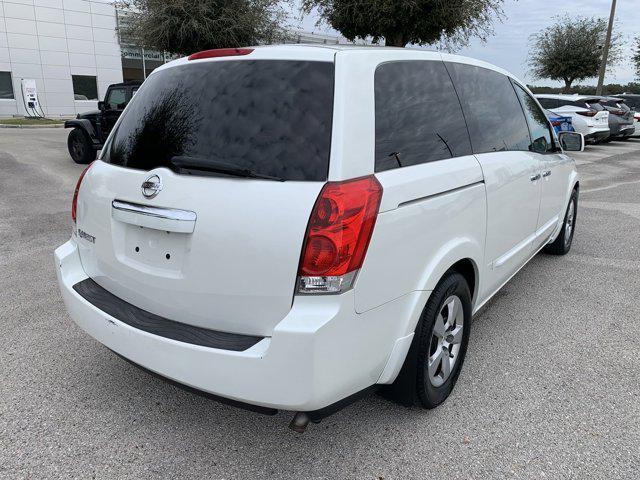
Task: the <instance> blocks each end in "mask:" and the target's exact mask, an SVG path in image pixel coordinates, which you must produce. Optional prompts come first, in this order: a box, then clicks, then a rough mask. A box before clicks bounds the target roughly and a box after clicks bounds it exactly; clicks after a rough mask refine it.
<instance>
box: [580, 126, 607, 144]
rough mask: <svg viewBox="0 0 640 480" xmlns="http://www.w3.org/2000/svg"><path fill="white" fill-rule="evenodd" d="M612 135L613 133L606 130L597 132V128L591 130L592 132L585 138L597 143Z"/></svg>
mask: <svg viewBox="0 0 640 480" xmlns="http://www.w3.org/2000/svg"><path fill="white" fill-rule="evenodd" d="M610 135H611V131H610V130H609V129H608V128H606V129H600V130H596V129H595V128H593V129H591V132H590V133H588V134H587V135H585V136H584V139H585V140H591V141H594V142H597V141H598V140H604V139H605V138H608V137H609V136H610Z"/></svg>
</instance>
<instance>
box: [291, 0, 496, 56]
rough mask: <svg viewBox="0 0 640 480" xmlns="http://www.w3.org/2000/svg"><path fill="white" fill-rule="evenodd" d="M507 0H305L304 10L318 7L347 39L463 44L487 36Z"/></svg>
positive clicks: (324, 18) (400, 44)
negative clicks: (369, 38)
mask: <svg viewBox="0 0 640 480" xmlns="http://www.w3.org/2000/svg"><path fill="white" fill-rule="evenodd" d="M503 1H504V0H451V1H444V0H303V1H302V11H303V12H304V13H309V12H311V11H312V10H314V9H317V11H318V12H319V14H320V18H321V21H324V22H326V23H328V24H329V25H330V26H331V27H333V28H334V29H336V30H338V31H339V32H340V33H341V34H342V35H344V36H345V37H346V38H348V39H349V40H352V41H353V40H355V39H357V38H361V39H364V38H367V37H373V41H374V42H376V43H377V42H379V41H380V40H381V39H384V40H385V44H386V45H391V46H395V47H404V46H406V45H407V44H408V43H412V44H416V45H425V44H431V43H435V42H439V41H442V42H444V43H445V44H448V45H451V46H457V45H464V44H466V43H468V41H469V39H470V38H471V37H480V38H481V39H483V40H485V39H486V38H487V37H488V36H489V35H491V34H492V33H493V30H492V22H493V20H494V18H496V17H498V18H501V17H502V9H501V6H502V3H503Z"/></svg>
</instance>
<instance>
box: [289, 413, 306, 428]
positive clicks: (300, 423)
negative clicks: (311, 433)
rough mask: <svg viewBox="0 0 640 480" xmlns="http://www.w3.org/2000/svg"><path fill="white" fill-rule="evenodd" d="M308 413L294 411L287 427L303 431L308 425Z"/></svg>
mask: <svg viewBox="0 0 640 480" xmlns="http://www.w3.org/2000/svg"><path fill="white" fill-rule="evenodd" d="M309 420H310V419H309V415H307V414H306V413H304V412H296V414H295V415H294V416H293V418H292V419H291V423H289V428H290V429H291V430H293V431H294V432H297V433H304V432H306V431H307V426H309Z"/></svg>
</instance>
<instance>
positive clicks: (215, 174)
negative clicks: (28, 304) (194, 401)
mask: <svg viewBox="0 0 640 480" xmlns="http://www.w3.org/2000/svg"><path fill="white" fill-rule="evenodd" d="M561 144H562V146H561ZM563 146H564V149H565V150H580V149H582V148H583V146H584V139H583V137H582V136H581V135H580V134H576V133H569V134H562V137H561V138H560V141H559V140H558V138H557V137H555V136H554V134H553V131H552V129H551V126H550V125H549V123H548V121H547V119H546V117H545V115H544V113H543V111H542V110H541V107H540V105H539V104H538V102H537V101H536V100H535V99H534V98H533V97H532V95H531V94H530V92H529V91H528V90H527V88H526V87H525V86H524V85H523V84H522V83H521V82H519V81H518V80H517V79H516V78H514V77H513V76H512V75H510V74H509V73H507V72H505V71H503V70H500V69H498V68H496V67H494V66H491V65H488V64H486V63H483V62H480V61H476V60H471V59H468V58H463V57H458V56H453V55H446V54H440V53H437V52H428V51H421V50H414V49H394V48H377V47H327V46H289V45H288V46H269V47H259V48H247V49H224V50H210V51H205V52H200V53H197V54H194V55H192V56H190V57H188V58H183V59H179V60H175V61H173V62H170V63H168V64H166V65H164V66H162V67H160V68H158V69H156V70H155V71H154V72H153V73H152V74H151V75H150V76H149V78H147V80H146V81H145V82H144V84H143V85H142V87H141V88H140V90H139V91H138V93H137V94H136V96H135V97H134V98H133V100H132V101H131V103H130V104H129V105H128V106H127V108H126V110H125V111H124V113H123V114H122V116H121V117H120V119H119V120H118V123H117V124H116V125H115V127H114V128H113V131H112V132H111V134H110V136H109V139H108V140H107V142H106V144H105V147H104V149H103V150H102V154H101V157H100V159H99V160H97V161H95V162H94V163H92V164H91V165H90V166H89V167H87V169H86V170H85V171H84V172H83V174H82V175H81V176H80V179H79V180H78V184H77V187H76V190H75V193H74V197H73V203H72V214H71V216H72V219H73V225H74V228H73V234H72V238H71V239H70V240H69V241H68V242H67V243H65V244H64V245H62V246H61V247H59V248H58V249H57V250H56V252H55V261H56V267H57V272H58V281H59V284H60V290H61V292H62V296H63V298H64V301H65V304H66V307H67V309H68V311H69V314H70V315H71V318H72V319H73V320H74V321H75V322H76V323H77V324H78V325H79V326H80V327H81V328H83V329H84V330H85V331H86V332H87V333H89V334H90V335H91V336H92V337H94V338H95V339H97V340H98V341H99V342H101V343H102V344H104V345H105V346H106V347H107V348H109V349H111V350H112V351H114V352H115V353H117V354H118V355H120V356H122V357H124V358H125V359H127V360H129V361H130V362H132V363H134V364H136V365H138V366H140V367H143V368H145V369H147V370H149V371H151V372H153V373H155V374H158V375H160V376H162V377H165V378H166V379H168V380H170V381H172V382H175V383H177V384H180V385H182V386H185V387H187V388H191V389H194V390H196V391H198V392H201V393H204V394H207V395H210V396H213V397H215V398H217V399H219V400H221V401H224V402H230V403H233V404H237V405H240V406H244V407H246V408H251V409H254V410H258V411H261V412H264V413H274V412H275V411H277V409H284V410H290V411H294V412H296V415H295V416H294V421H293V422H292V426H293V427H294V429H296V430H299V431H300V430H304V428H305V427H306V424H307V423H308V421H309V420H311V421H318V420H320V419H321V418H323V417H325V416H327V415H329V414H330V413H332V412H334V411H335V410H336V409H338V408H340V407H342V406H344V405H346V404H347V403H349V402H350V401H353V400H354V399H356V398H358V397H359V396H361V395H362V394H363V393H366V392H370V391H371V390H373V389H376V388H379V387H384V391H385V392H386V394H387V395H388V396H390V397H392V398H395V399H396V400H398V401H400V402H402V403H404V404H414V403H415V404H418V405H421V406H423V407H426V408H433V407H435V406H437V405H438V404H440V403H441V402H443V401H444V400H445V399H446V398H447V396H448V395H449V393H450V392H451V390H452V388H453V386H454V384H455V382H456V379H457V378H458V375H459V373H460V369H461V368H462V363H463V361H464V356H465V351H466V348H467V343H468V340H469V332H470V326H471V319H472V316H473V314H474V313H476V312H477V311H478V309H480V308H481V307H482V305H483V304H485V303H486V302H487V301H488V300H489V299H490V298H491V297H492V295H494V294H495V293H496V291H498V290H499V289H500V287H502V286H503V285H504V284H505V283H506V282H507V281H508V280H509V279H510V278H511V277H512V276H513V275H514V274H515V273H516V272H517V271H518V270H519V269H520V268H522V266H523V265H524V264H525V263H526V262H527V261H528V260H529V259H531V257H533V256H534V255H535V254H536V253H537V252H538V251H540V250H541V249H544V250H545V251H546V252H548V253H551V254H557V255H562V254H565V253H567V252H568V251H569V249H570V247H571V241H572V238H573V233H574V227H575V221H576V208H577V201H578V188H579V185H578V176H577V173H576V168H575V164H574V161H573V160H572V159H571V158H570V157H568V156H567V155H565V154H564V153H563Z"/></svg>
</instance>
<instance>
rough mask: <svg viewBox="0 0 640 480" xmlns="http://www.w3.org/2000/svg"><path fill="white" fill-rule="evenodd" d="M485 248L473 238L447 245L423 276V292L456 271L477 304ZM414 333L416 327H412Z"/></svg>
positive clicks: (429, 289)
mask: <svg viewBox="0 0 640 480" xmlns="http://www.w3.org/2000/svg"><path fill="white" fill-rule="evenodd" d="M482 255H483V248H482V246H481V245H480V242H479V241H475V240H473V239H472V238H466V239H458V240H454V241H451V242H448V243H447V244H445V245H444V246H443V247H442V248H441V249H440V252H438V254H436V255H434V256H433V257H432V260H431V262H429V264H427V266H426V268H425V272H424V276H423V280H422V283H423V288H421V289H422V290H427V291H433V289H434V288H435V287H436V285H437V284H438V283H439V282H440V281H441V280H442V278H443V277H444V276H445V274H446V273H447V272H448V271H450V270H453V271H456V272H458V273H459V274H461V275H462V276H463V277H464V278H465V280H466V281H467V284H468V285H469V290H470V292H471V301H472V304H475V301H476V298H477V296H478V291H479V288H478V287H479V286H480V281H481V279H480V275H481V274H480V267H479V265H481V259H482ZM412 327H413V328H412V331H413V330H414V329H415V325H413V326H412Z"/></svg>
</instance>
